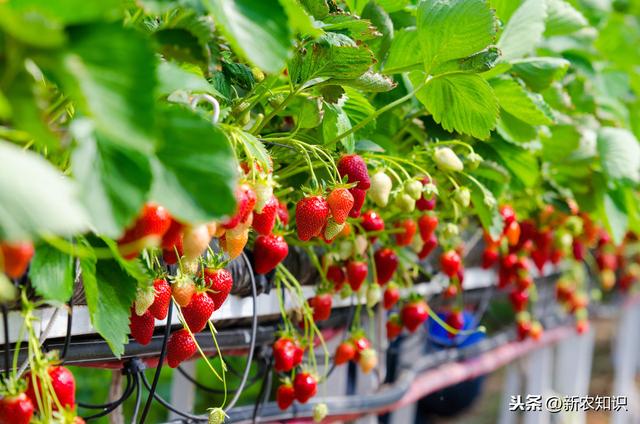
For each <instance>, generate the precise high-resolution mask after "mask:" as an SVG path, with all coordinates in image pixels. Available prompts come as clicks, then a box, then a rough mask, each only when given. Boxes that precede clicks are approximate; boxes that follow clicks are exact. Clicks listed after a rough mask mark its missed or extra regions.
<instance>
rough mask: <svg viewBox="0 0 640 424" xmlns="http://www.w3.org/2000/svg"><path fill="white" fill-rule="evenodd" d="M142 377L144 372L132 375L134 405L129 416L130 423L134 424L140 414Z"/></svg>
mask: <svg viewBox="0 0 640 424" xmlns="http://www.w3.org/2000/svg"><path fill="white" fill-rule="evenodd" d="M141 374H142V375H144V371H140V372H139V373H135V374H134V378H135V383H136V405H135V407H134V408H133V414H132V415H131V422H132V423H135V422H136V421H137V420H138V412H140V402H142V385H141V384H140V375H141Z"/></svg>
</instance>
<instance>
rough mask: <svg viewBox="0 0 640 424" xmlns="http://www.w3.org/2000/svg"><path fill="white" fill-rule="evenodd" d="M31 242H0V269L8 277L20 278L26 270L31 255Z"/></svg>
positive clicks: (32, 251)
mask: <svg viewBox="0 0 640 424" xmlns="http://www.w3.org/2000/svg"><path fill="white" fill-rule="evenodd" d="M33 253H34V249H33V244H32V243H31V242H28V241H27V242H22V243H0V271H4V273H5V274H7V276H8V277H9V278H20V277H22V275H23V274H24V273H25V271H26V270H27V267H28V266H29V262H30V261H31V258H32V257H33Z"/></svg>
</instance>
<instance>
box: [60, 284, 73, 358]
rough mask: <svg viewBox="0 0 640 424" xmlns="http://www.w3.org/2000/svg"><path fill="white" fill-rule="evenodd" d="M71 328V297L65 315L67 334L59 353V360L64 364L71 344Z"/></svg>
mask: <svg viewBox="0 0 640 424" xmlns="http://www.w3.org/2000/svg"><path fill="white" fill-rule="evenodd" d="M72 327H73V296H71V299H69V312H68V313H67V333H66V335H65V337H64V345H63V346H62V352H61V353H60V360H61V361H62V363H64V360H65V358H66V357H67V352H68V351H69V345H70V344H71V328H72Z"/></svg>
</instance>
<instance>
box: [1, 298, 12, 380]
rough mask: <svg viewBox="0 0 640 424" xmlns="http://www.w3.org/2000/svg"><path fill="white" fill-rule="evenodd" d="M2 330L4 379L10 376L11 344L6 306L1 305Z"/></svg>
mask: <svg viewBox="0 0 640 424" xmlns="http://www.w3.org/2000/svg"><path fill="white" fill-rule="evenodd" d="M2 328H3V332H4V374H5V376H6V378H9V376H10V375H11V352H9V348H10V346H11V342H10V341H9V311H8V309H7V305H6V304H4V303H3V304H2Z"/></svg>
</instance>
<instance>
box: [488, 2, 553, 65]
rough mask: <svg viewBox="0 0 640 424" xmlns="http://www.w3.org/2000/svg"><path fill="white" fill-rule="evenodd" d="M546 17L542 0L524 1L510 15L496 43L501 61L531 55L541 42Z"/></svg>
mask: <svg viewBox="0 0 640 424" xmlns="http://www.w3.org/2000/svg"><path fill="white" fill-rule="evenodd" d="M546 16H547V15H546V8H545V2H544V0H525V1H524V2H523V3H522V4H521V5H520V7H519V8H518V9H517V10H516V11H515V12H514V13H513V15H511V19H509V22H507V25H506V27H505V28H504V31H503V32H502V35H501V36H500V40H499V41H498V47H499V48H500V50H502V59H503V60H505V61H511V60H513V59H519V58H521V57H524V56H526V55H528V54H530V53H532V52H533V50H534V49H535V47H536V45H537V44H538V43H540V41H542V34H543V33H544V20H545V18H546Z"/></svg>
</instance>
